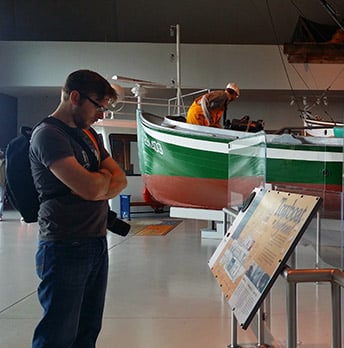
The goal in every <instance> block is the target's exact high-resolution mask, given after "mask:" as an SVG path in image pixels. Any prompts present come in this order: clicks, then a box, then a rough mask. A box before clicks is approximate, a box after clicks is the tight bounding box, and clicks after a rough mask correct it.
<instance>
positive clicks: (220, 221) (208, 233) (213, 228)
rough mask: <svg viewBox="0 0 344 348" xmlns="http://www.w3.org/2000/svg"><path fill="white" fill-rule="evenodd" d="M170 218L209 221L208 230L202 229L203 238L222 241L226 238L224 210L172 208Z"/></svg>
mask: <svg viewBox="0 0 344 348" xmlns="http://www.w3.org/2000/svg"><path fill="white" fill-rule="evenodd" d="M170 216H171V217H176V218H183V219H197V220H207V221H208V222H209V224H208V228H206V229H202V230H201V234H202V238H212V239H222V238H223V236H224V231H225V229H224V226H225V225H226V223H225V218H226V217H225V213H224V211H223V210H211V209H197V208H181V207H171V208H170Z"/></svg>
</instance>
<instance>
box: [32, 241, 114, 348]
mask: <svg viewBox="0 0 344 348" xmlns="http://www.w3.org/2000/svg"><path fill="white" fill-rule="evenodd" d="M36 271H37V274H38V276H39V278H40V279H41V283H40V285H39V287H38V298H39V301H40V303H41V305H42V307H43V318H42V319H41V321H40V322H39V323H38V325H37V327H36V329H35V332H34V335H33V341H32V347H33V348H62V347H63V348H94V347H95V346H96V340H97V337H98V334H99V332H100V329H101V325H102V317H103V310H104V302H105V293H106V286H107V278H108V249H107V240H106V237H102V238H90V239H86V240H80V241H54V242H44V241H40V242H39V245H38V250H37V253H36Z"/></svg>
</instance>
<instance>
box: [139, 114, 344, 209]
mask: <svg viewBox="0 0 344 348" xmlns="http://www.w3.org/2000/svg"><path fill="white" fill-rule="evenodd" d="M137 124H138V147H139V161H140V170H141V173H142V177H143V180H144V183H145V185H146V187H147V188H148V190H149V191H150V192H151V194H152V195H153V197H154V198H155V199H157V200H158V201H160V202H162V203H164V204H167V205H172V206H182V207H183V206H184V207H194V208H208V209H222V208H224V207H230V206H233V205H238V204H239V205H240V202H242V201H243V200H244V199H245V198H246V197H247V196H248V195H249V193H250V192H251V191H252V189H253V188H254V187H257V186H260V185H262V184H263V183H264V182H265V180H266V182H267V183H269V184H271V185H272V187H273V188H274V189H278V190H280V191H289V192H299V193H303V194H310V195H316V196H320V197H322V198H323V200H324V204H323V206H324V210H326V212H327V213H326V214H327V216H339V215H340V211H341V210H340V197H341V191H342V167H343V151H342V150H343V145H342V144H341V143H340V142H337V143H336V144H337V145H336V146H328V145H323V144H310V143H307V144H302V143H299V142H297V143H286V142H281V143H278V142H277V143H274V142H270V141H267V143H266V149H265V151H266V162H265V163H264V167H265V172H264V173H263V174H261V173H262V171H261V170H260V171H257V167H259V166H260V165H261V163H262V162H261V161H258V162H256V161H254V160H253V161H252V157H247V158H244V157H245V156H238V155H233V154H231V153H230V154H228V144H233V141H234V140H235V136H233V137H232V138H231V137H227V138H225V137H222V136H221V134H222V133H219V134H220V135H218V136H209V135H204V134H201V133H198V132H197V131H195V132H191V133H188V132H186V131H183V130H180V131H179V130H176V129H175V128H174V127H173V126H172V127H171V128H166V127H162V126H159V125H158V124H157V123H154V122H147V120H146V119H143V118H142V115H141V114H140V112H139V113H138V122H137ZM205 128H207V127H205ZM238 133H243V132H238ZM239 136H241V135H238V137H239ZM245 136H247V135H245ZM332 140H334V139H332ZM337 140H339V139H337ZM243 158H244V161H243ZM239 159H240V160H239ZM252 163H253V167H252ZM257 172H259V173H260V174H259V175H256V173H257Z"/></svg>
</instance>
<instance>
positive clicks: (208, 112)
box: [186, 82, 240, 128]
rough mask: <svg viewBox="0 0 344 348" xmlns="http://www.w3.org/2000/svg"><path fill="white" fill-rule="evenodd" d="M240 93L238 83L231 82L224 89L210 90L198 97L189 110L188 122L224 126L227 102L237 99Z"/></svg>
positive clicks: (217, 126)
mask: <svg viewBox="0 0 344 348" xmlns="http://www.w3.org/2000/svg"><path fill="white" fill-rule="evenodd" d="M239 95H240V90H239V88H238V86H237V84H236V83H234V82H230V83H228V84H227V86H226V88H225V89H224V90H223V91H221V90H219V91H213V92H209V93H206V94H204V95H202V96H200V97H198V98H196V99H195V100H194V102H193V103H192V104H191V106H190V108H189V110H188V112H187V115H186V122H187V123H192V124H197V125H199V126H209V127H216V128H222V126H221V125H220V120H221V117H222V116H223V115H224V113H225V110H226V108H227V104H228V103H230V102H232V101H233V100H236V99H237V98H238V97H239Z"/></svg>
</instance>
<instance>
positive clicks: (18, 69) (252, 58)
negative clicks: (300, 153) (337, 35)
mask: <svg viewBox="0 0 344 348" xmlns="http://www.w3.org/2000/svg"><path fill="white" fill-rule="evenodd" d="M175 49H176V47H175V45H174V44H148V43H95V42H82V43H81V42H18V41H0V51H1V55H0V64H1V78H0V88H1V87H6V88H8V87H18V86H33V87H35V86H36V87H49V86H61V85H62V84H63V82H64V79H65V77H66V76H67V75H68V74H69V73H70V72H71V71H73V70H76V69H80V68H89V69H93V70H95V71H98V72H99V73H101V74H102V75H104V76H106V77H108V78H110V77H111V76H113V75H114V74H117V75H123V76H131V77H135V78H140V79H148V80H151V81H156V82H160V83H165V84H169V83H170V80H171V79H176V64H175V61H171V59H170V54H171V53H175ZM279 49H282V47H279V46H275V45H209V44H208V45H195V44H182V45H181V84H182V85H183V86H189V87H196V88H209V87H211V88H223V86H224V85H225V84H226V83H227V82H228V81H229V80H231V81H236V82H237V83H238V84H239V85H240V87H241V88H242V89H259V90H264V89H277V90H283V89H284V90H285V89H287V90H289V89H290V86H289V83H288V79H287V77H286V74H285V71H284V63H285V64H286V67H287V71H288V75H289V76H290V79H291V82H292V85H293V88H294V89H307V88H306V86H305V83H306V84H307V86H308V87H309V88H311V89H317V90H324V89H326V88H327V87H328V86H329V85H330V84H331V83H332V82H333V81H334V79H335V77H336V76H337V74H338V72H340V71H341V69H342V66H341V65H338V64H295V65H294V67H293V66H292V65H290V64H288V63H286V57H285V56H284V55H283V54H282V57H283V61H282V60H281V56H280V51H279ZM300 76H301V77H300ZM332 89H333V90H344V74H341V76H339V78H338V79H336V81H335V82H334V84H333V86H332Z"/></svg>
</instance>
